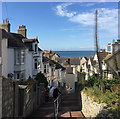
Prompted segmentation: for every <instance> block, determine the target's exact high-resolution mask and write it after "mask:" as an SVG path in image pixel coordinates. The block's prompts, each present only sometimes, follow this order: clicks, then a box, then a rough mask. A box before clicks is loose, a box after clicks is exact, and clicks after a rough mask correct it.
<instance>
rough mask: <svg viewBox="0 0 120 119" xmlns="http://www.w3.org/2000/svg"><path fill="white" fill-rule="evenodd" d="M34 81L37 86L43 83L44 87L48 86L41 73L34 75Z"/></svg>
mask: <svg viewBox="0 0 120 119" xmlns="http://www.w3.org/2000/svg"><path fill="white" fill-rule="evenodd" d="M35 80H36V81H37V82H38V84H40V83H44V85H45V87H46V86H47V85H48V82H47V78H46V77H45V76H44V74H43V73H41V72H40V73H38V74H37V75H36V77H35Z"/></svg>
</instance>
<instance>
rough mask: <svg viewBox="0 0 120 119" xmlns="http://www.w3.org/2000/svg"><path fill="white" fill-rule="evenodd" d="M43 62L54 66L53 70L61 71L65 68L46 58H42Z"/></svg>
mask: <svg viewBox="0 0 120 119" xmlns="http://www.w3.org/2000/svg"><path fill="white" fill-rule="evenodd" d="M43 62H44V63H49V65H50V66H55V69H62V70H65V68H64V67H63V66H62V65H60V64H59V63H58V62H56V61H54V60H51V59H49V58H48V57H43Z"/></svg>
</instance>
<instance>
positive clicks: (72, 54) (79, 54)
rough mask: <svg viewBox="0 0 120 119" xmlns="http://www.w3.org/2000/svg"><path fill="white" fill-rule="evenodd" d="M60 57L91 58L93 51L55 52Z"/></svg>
mask: <svg viewBox="0 0 120 119" xmlns="http://www.w3.org/2000/svg"><path fill="white" fill-rule="evenodd" d="M55 52H56V53H57V54H58V55H59V56H60V57H80V58H81V57H87V58H89V57H91V56H94V54H95V51H55Z"/></svg>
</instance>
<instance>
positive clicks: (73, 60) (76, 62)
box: [70, 58, 80, 65]
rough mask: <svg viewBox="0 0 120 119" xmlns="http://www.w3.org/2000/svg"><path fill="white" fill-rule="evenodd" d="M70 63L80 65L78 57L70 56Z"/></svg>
mask: <svg viewBox="0 0 120 119" xmlns="http://www.w3.org/2000/svg"><path fill="white" fill-rule="evenodd" d="M70 64H71V65H80V58H70Z"/></svg>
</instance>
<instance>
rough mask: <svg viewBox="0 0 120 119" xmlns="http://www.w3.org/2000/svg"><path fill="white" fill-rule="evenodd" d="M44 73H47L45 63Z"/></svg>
mask: <svg viewBox="0 0 120 119" xmlns="http://www.w3.org/2000/svg"><path fill="white" fill-rule="evenodd" d="M44 73H47V65H46V64H44Z"/></svg>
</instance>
